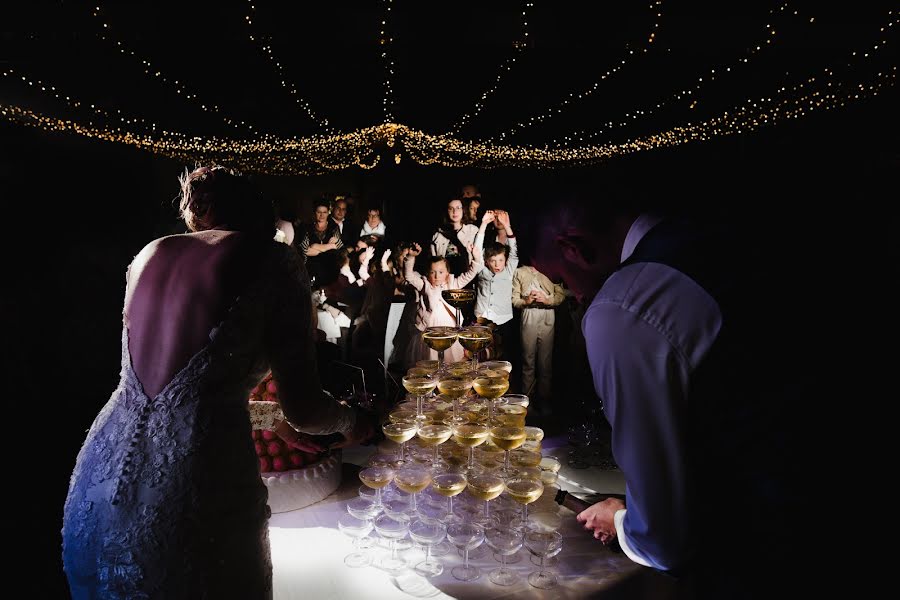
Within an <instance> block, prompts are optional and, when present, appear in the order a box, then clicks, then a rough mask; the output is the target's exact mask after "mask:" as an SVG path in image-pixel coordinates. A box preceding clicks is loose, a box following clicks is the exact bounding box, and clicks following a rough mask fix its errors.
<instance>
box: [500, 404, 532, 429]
mask: <svg viewBox="0 0 900 600" xmlns="http://www.w3.org/2000/svg"><path fill="white" fill-rule="evenodd" d="M527 414H528V409H527V408H525V407H524V406H521V405H518V404H504V405H502V406H498V407H497V413H496V414H495V415H494V421H496V424H497V425H506V426H509V427H525V415H527Z"/></svg>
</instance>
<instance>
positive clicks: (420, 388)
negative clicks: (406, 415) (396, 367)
mask: <svg viewBox="0 0 900 600" xmlns="http://www.w3.org/2000/svg"><path fill="white" fill-rule="evenodd" d="M436 385H437V381H436V380H435V379H433V378H432V377H430V376H428V375H407V376H406V377H404V378H403V387H405V388H406V391H407V392H409V393H410V394H413V395H414V396H415V397H416V420H418V421H422V420H424V419H423V417H424V415H423V414H422V403H423V402H424V401H425V395H426V394H430V393H431V392H433V391H434V388H435V386H436Z"/></svg>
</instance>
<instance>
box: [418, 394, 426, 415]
mask: <svg viewBox="0 0 900 600" xmlns="http://www.w3.org/2000/svg"><path fill="white" fill-rule="evenodd" d="M424 401H425V396H416V416H417V417H421V416H422V412H423V411H422V405H423V403H424Z"/></svg>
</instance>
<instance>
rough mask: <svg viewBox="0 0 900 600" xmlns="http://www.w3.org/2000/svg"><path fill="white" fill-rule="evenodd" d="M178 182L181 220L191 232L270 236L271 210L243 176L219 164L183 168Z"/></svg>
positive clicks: (271, 226)
mask: <svg viewBox="0 0 900 600" xmlns="http://www.w3.org/2000/svg"><path fill="white" fill-rule="evenodd" d="M178 181H179V182H180V183H181V201H180V204H179V211H180V215H181V218H182V219H184V222H185V224H186V225H187V227H188V229H190V230H191V231H204V230H207V229H212V228H213V227H226V228H228V229H233V230H236V231H249V232H254V233H261V234H266V235H269V236H270V237H271V236H272V235H273V232H274V231H275V221H276V218H275V211H274V210H273V208H272V205H271V204H270V203H268V202H266V201H264V200H263V198H262V195H261V194H260V193H259V191H258V190H257V189H256V186H254V185H253V183H252V181H250V179H248V178H247V177H244V176H242V175H240V174H239V173H236V172H234V171H232V170H231V169H228V168H226V167H222V166H219V165H213V166H209V167H198V168H196V169H194V170H193V171H188V170H187V169H185V172H184V174H183V175H182V176H181V177H179V178H178Z"/></svg>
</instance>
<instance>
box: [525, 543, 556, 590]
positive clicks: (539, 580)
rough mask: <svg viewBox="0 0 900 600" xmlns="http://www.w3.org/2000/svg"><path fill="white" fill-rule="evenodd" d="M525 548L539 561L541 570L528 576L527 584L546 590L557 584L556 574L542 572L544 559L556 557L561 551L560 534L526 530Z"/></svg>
mask: <svg viewBox="0 0 900 600" xmlns="http://www.w3.org/2000/svg"><path fill="white" fill-rule="evenodd" d="M525 547H526V548H528V551H529V552H531V553H532V554H534V555H535V556H538V557H540V559H541V569H540V570H539V571H535V572H533V573H532V574H531V575H529V576H528V583H530V584H531V585H533V586H534V587H536V588H540V589H542V590H546V589H549V588H552V587H553V586H555V585H556V583H557V578H556V574H555V573H553V572H551V571H545V570H544V559H545V558H549V557H551V556H556V555H557V554H559V551H560V550H562V534H561V533H559V532H558V531H540V530H534V529H532V530H527V531H526V532H525Z"/></svg>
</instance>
